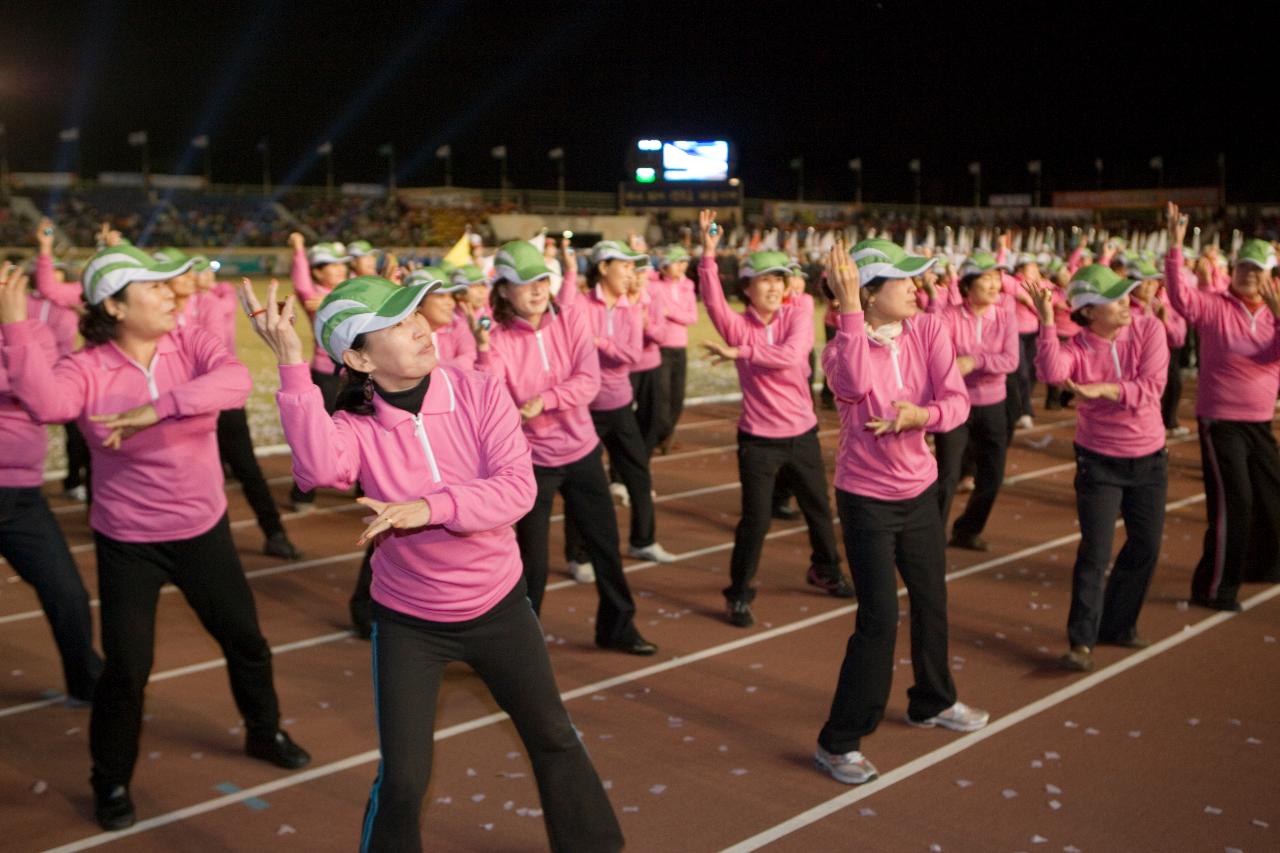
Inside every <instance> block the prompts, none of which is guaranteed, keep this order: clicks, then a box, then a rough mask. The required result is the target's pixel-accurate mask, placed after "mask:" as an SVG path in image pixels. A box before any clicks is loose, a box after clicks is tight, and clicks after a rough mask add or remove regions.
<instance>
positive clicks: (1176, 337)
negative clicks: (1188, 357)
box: [1129, 299, 1187, 350]
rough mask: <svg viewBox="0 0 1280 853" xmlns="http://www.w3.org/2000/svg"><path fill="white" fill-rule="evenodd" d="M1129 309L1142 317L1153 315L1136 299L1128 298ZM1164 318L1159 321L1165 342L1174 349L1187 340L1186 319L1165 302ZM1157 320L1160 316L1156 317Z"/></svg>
mask: <svg viewBox="0 0 1280 853" xmlns="http://www.w3.org/2000/svg"><path fill="white" fill-rule="evenodd" d="M1129 310H1130V311H1132V312H1133V313H1134V314H1136V315H1139V316H1142V317H1147V316H1150V317H1155V316H1156V315H1155V314H1153V313H1152V312H1151V311H1150V310H1149V309H1148V308H1147V306H1146V305H1143V304H1142V303H1141V302H1139V301H1138V300H1136V299H1130V300H1129ZM1164 311H1165V318H1166V319H1165V320H1164V321H1163V322H1162V323H1161V325H1163V326H1164V334H1165V342H1166V343H1167V344H1169V349H1171V350H1175V349H1177V348H1178V347H1180V346H1182V345H1183V344H1185V343H1186V342H1187V321H1186V320H1184V319H1183V318H1182V315H1181V314H1179V313H1178V312H1177V311H1174V310H1173V306H1171V305H1168V304H1166V305H1165V306H1164ZM1156 320H1157V321H1158V322H1159V321H1160V318H1159V317H1156Z"/></svg>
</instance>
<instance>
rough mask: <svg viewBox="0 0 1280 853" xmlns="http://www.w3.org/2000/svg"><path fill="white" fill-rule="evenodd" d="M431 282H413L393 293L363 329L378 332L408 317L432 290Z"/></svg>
mask: <svg viewBox="0 0 1280 853" xmlns="http://www.w3.org/2000/svg"><path fill="white" fill-rule="evenodd" d="M430 287H431V285H429V284H425V283H424V284H411V285H409V286H408V287H402V288H400V289H399V290H397V291H396V292H395V293H393V294H391V298H390V299H388V300H387V301H386V302H384V303H382V305H381V307H379V308H378V313H377V314H376V315H375V316H374V318H373V319H372V320H370V321H369V323H368V325H366V326H365V327H364V329H363V331H364V332H377V331H379V330H381V329H386V328H389V327H391V326H394V325H395V324H396V323H399V322H400V321H401V320H403V319H404V318H405V317H408V316H409V315H410V314H412V313H413V312H414V311H415V310H417V308H418V303H420V302H421V301H422V300H423V299H424V298H426V296H427V293H428V292H431V291H430Z"/></svg>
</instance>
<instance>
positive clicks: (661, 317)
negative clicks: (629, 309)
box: [631, 281, 670, 373]
mask: <svg viewBox="0 0 1280 853" xmlns="http://www.w3.org/2000/svg"><path fill="white" fill-rule="evenodd" d="M665 300H666V296H664V295H663V292H662V291H661V290H658V289H657V288H656V287H654V286H653V282H652V281H651V282H649V285H648V286H647V287H646V288H645V289H644V290H642V291H640V294H639V295H638V296H637V297H636V301H637V303H638V304H637V305H636V313H638V314H640V318H641V323H642V329H641V341H642V342H643V344H644V349H642V350H641V351H640V358H639V359H638V360H637V361H636V363H635V366H633V367H632V368H631V372H632V373H640V372H641V371H645V370H655V369H657V368H658V367H659V366H660V365H661V364H662V342H663V341H664V340H666V338H667V326H668V325H670V321H669V320H668V319H667V307H666V302H665ZM646 316H647V317H648V321H647V322H645V317H646Z"/></svg>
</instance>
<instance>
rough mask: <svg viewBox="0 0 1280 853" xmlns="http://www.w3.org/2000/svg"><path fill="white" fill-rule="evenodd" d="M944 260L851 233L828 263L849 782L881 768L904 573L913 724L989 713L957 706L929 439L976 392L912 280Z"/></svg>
mask: <svg viewBox="0 0 1280 853" xmlns="http://www.w3.org/2000/svg"><path fill="white" fill-rule="evenodd" d="M931 263H932V261H931V260H929V259H927V258H921V257H916V256H913V255H908V254H907V253H906V252H905V251H903V249H902V247H900V246H898V245H896V244H894V243H891V242H889V241H888V240H864V241H863V242H861V243H859V244H858V245H856V246H854V247H853V251H852V257H850V254H849V253H848V252H846V251H845V248H844V242H843V241H842V240H841V241H837V242H836V246H835V248H834V250H833V251H832V253H831V256H830V257H829V258H828V280H829V281H830V287H831V290H832V293H833V295H834V297H835V298H834V300H833V305H832V310H833V311H838V312H839V315H838V318H837V320H836V322H837V323H838V324H839V332H838V333H837V334H836V336H835V339H834V340H832V341H831V343H829V344H827V347H826V349H824V350H823V351H822V369H823V370H825V371H826V373H827V376H828V378H829V379H830V381H831V389H832V390H833V391H834V392H835V395H836V403H837V406H838V408H839V412H840V453H839V456H838V457H837V460H836V506H837V508H838V509H839V512H840V522H841V525H842V527H843V529H844V543H845V552H846V553H847V554H848V556H849V568H850V570H851V571H852V573H853V584H854V586H855V587H857V589H858V616H857V623H856V626H855V628H854V631H853V636H851V637H850V638H849V642H848V645H847V647H846V649H845V656H844V662H843V663H842V664H841V665H840V676H839V680H838V681H837V683H836V692H835V697H834V698H833V699H832V701H831V713H830V715H829V716H828V718H827V722H826V725H824V726H823V727H822V731H821V732H820V733H819V735H818V748H817V751H816V752H815V754H814V762H815V763H816V764H817V766H818V768H819V769H820V770H822V771H824V772H826V773H828V774H830V775H831V776H832V777H833V778H835V779H836V780H838V781H840V782H844V783H846V784H849V785H856V784H861V783H863V782H867V781H869V780H871V779H873V778H875V776H876V773H877V771H876V768H875V766H874V765H873V764H872V763H871V762H870V761H869V760H868V759H867V758H866V756H864V755H863V754H862V751H861V742H862V739H863V738H864V737H866V736H867V735H869V734H871V733H872V732H874V731H875V730H876V727H877V726H878V725H879V724H880V720H881V718H882V717H883V716H884V709H885V705H886V703H887V702H888V699H889V688H890V686H891V685H892V681H893V648H894V642H895V640H896V638H897V633H898V586H897V580H896V577H895V573H894V569H895V567H896V569H897V571H898V573H900V574H901V575H902V580H903V582H904V583H905V584H906V587H907V596H908V598H909V601H910V612H911V668H912V673H913V674H914V676H915V683H914V684H913V685H912V686H911V688H910V689H909V690H908V691H907V698H908V703H907V723H908V724H909V725H914V726H923V727H933V726H941V727H943V728H946V729H951V730H953V731H962V732H971V731H976V730H977V729H980V728H982V727H983V726H985V725H986V724H987V718H988V715H987V712H986V711H981V710H978V709H977V708H971V707H969V706H968V705H965V704H964V703H963V702H957V701H956V688H955V683H954V682H953V681H952V679H951V660H950V658H949V657H948V653H947V585H946V577H945V571H946V552H945V546H944V543H943V538H942V516H941V515H940V514H939V513H938V495H937V479H938V468H937V463H935V462H934V459H933V456H932V455H931V454H930V453H929V448H928V446H927V445H926V444H925V440H924V437H925V432H926V431H931V432H935V433H938V432H948V431H950V430H952V429H955V428H956V427H957V426H959V425H960V424H962V423H964V420H965V418H966V417H968V414H969V397H968V394H967V393H966V391H965V387H964V380H963V379H962V378H961V376H960V370H959V369H958V368H957V367H956V354H955V347H954V346H952V344H951V336H950V335H948V334H947V331H946V329H945V328H944V327H943V325H942V322H941V320H939V319H938V318H937V317H935V316H931V315H927V314H926V315H924V316H917V315H916V300H915V287H914V285H913V284H912V283H911V278H912V277H913V276H916V275H918V274H920V273H921V272H922V271H924V269H926V268H927V267H928V266H929V265H930V264H931ZM855 264H856V266H855ZM864 306H865V310H864Z"/></svg>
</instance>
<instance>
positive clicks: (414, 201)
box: [396, 187, 484, 208]
mask: <svg viewBox="0 0 1280 853" xmlns="http://www.w3.org/2000/svg"><path fill="white" fill-rule="evenodd" d="M396 198H398V199H399V200H400V203H401V204H403V205H404V206H406V207H477V208H478V207H484V191H483V190H472V189H465V188H461V187H408V188H405V189H399V190H396Z"/></svg>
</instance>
